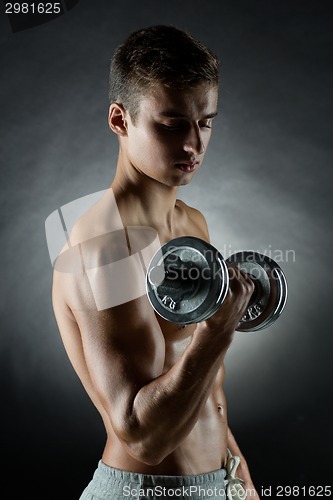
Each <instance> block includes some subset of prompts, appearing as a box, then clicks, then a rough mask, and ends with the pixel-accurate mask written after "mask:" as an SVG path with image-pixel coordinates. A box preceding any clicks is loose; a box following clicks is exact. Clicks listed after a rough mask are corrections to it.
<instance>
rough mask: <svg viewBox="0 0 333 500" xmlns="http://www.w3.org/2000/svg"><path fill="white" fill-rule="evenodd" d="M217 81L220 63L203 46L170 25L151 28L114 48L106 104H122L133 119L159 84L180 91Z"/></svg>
mask: <svg viewBox="0 0 333 500" xmlns="http://www.w3.org/2000/svg"><path fill="white" fill-rule="evenodd" d="M218 79H219V60H218V58H217V56H216V55H215V54H214V53H213V52H211V50H209V49H208V48H207V47H205V45H203V44H202V43H201V42H199V41H198V40H195V39H194V38H193V37H192V36H191V35H190V34H189V33H187V32H185V31H182V30H180V29H178V28H175V27H173V26H164V25H158V26H150V27H147V28H143V29H140V30H138V31H135V32H133V33H132V34H130V35H129V37H128V38H127V39H126V40H125V42H124V43H123V44H122V45H120V46H119V47H117V48H116V50H115V53H114V55H113V58H112V61H111V66H110V79H109V102H110V104H111V103H113V102H118V103H119V104H122V105H123V106H124V108H125V109H126V110H127V111H128V113H129V114H130V116H131V118H132V120H135V118H136V116H137V112H138V109H139V101H140V97H142V96H143V95H144V94H145V92H147V91H149V89H151V88H152V87H153V86H154V85H156V84H158V83H162V84H163V85H165V86H166V87H169V88H175V89H178V90H182V89H187V88H192V87H195V86H197V85H199V84H201V83H205V82H207V83H211V84H215V85H218Z"/></svg>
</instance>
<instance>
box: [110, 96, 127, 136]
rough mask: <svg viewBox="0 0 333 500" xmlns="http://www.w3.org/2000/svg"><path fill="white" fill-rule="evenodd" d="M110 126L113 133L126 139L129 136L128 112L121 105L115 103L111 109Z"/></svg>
mask: <svg viewBox="0 0 333 500" xmlns="http://www.w3.org/2000/svg"><path fill="white" fill-rule="evenodd" d="M108 124H109V127H110V129H111V130H112V132H114V133H115V134H117V135H119V136H121V137H125V136H127V120H126V111H125V109H124V107H123V106H122V105H121V104H118V103H117V102H113V103H112V104H111V105H110V107H109V116H108Z"/></svg>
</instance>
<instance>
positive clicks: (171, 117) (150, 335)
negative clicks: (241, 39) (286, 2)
mask: <svg viewBox="0 0 333 500" xmlns="http://www.w3.org/2000/svg"><path fill="white" fill-rule="evenodd" d="M217 98H218V60H217V58H216V56H215V55H214V54H213V53H211V52H210V51H209V50H208V49H207V48H206V47H204V46H203V45H202V44H201V43H199V42H198V41H196V40H194V39H193V38H192V37H191V36H190V35H188V34H187V33H185V32H183V31H180V30H178V29H176V28H173V27H167V26H154V27H150V28H146V29H142V30H139V31H137V32H135V33H133V34H131V35H130V36H129V38H128V39H127V40H126V41H125V43H124V44H123V45H121V46H120V47H119V48H118V49H117V50H116V52H115V54H114V57H113V60H112V64H111V71H110V108H109V115H108V123H109V126H110V129H111V130H112V131H113V132H114V133H115V134H116V135H117V136H118V140H119V156H118V163H117V170H116V175H115V178H114V179H113V182H112V184H111V188H110V189H109V190H107V192H106V193H105V194H104V195H103V196H102V198H101V199H100V200H99V201H98V202H97V203H96V204H94V206H93V207H92V208H91V209H89V210H88V211H87V213H86V214H84V215H83V216H82V217H81V218H80V219H79V220H78V221H77V223H76V224H75V226H74V228H73V230H72V231H71V235H70V238H69V242H68V243H69V245H68V246H69V247H70V248H68V247H67V250H66V248H65V249H64V251H63V252H62V253H61V254H60V255H59V258H58V260H57V263H56V266H55V270H54V279H53V305H54V312H55V316H56V319H57V322H58V326H59V330H60V333H61V336H62V339H63V342H64V345H65V348H66V351H67V353H68V356H69V358H70V360H71V362H72V364H73V367H74V369H75V370H76V372H77V374H78V376H79V377H80V380H81V381H82V383H83V385H84V387H85V389H86V391H87V393H88V394H89V396H90V398H91V400H92V402H93V403H94V405H95V406H96V408H97V409H98V411H99V412H100V414H101V417H102V419H103V422H104V425H105V429H106V433H107V440H106V444H105V448H104V451H103V455H102V457H101V460H100V462H99V464H98V467H97V469H96V472H95V474H94V478H93V479H92V481H91V482H90V484H89V485H88V486H87V488H86V489H85V491H84V492H83V493H82V496H81V500H92V499H119V498H149V499H152V498H175V497H177V498H201V499H204V498H210V499H211V498H216V499H217V498H219V499H220V498H226V497H225V488H226V486H227V484H229V490H228V491H229V493H228V494H229V497H228V498H234V499H236V498H245V494H244V490H247V497H248V498H255V499H258V498H259V497H258V495H257V493H256V492H255V489H254V486H253V483H252V481H251V477H250V473H249V470H248V467H247V464H246V462H245V459H244V457H243V455H242V454H241V452H240V450H239V448H238V446H237V444H236V442H235V439H234V437H233V435H232V433H231V431H230V429H229V427H228V423H227V410H226V401H225V396H224V392H223V387H222V386H223V380H224V364H223V362H224V357H225V355H226V353H227V350H228V348H229V346H230V344H231V342H232V338H233V334H234V331H235V328H236V326H237V324H238V322H239V320H240V319H241V317H242V315H243V314H244V312H245V309H246V307H247V304H248V302H249V299H250V297H251V294H252V292H253V285H252V283H251V281H250V280H249V279H247V278H246V277H245V276H243V275H242V274H241V273H240V272H239V271H237V270H236V269H233V273H232V274H230V287H229V291H228V294H227V297H226V300H225V301H224V303H223V305H222V306H221V307H220V309H219V310H218V311H217V312H216V313H215V314H214V315H213V316H212V317H211V318H210V319H208V320H207V321H203V322H201V323H198V324H192V325H187V326H186V327H184V326H181V325H177V324H173V323H170V322H167V321H166V320H164V319H162V318H161V317H159V315H157V314H156V313H155V312H154V310H153V309H152V307H151V306H150V303H149V301H148V298H147V295H146V294H145V292H144V289H145V286H144V278H145V276H144V273H143V272H141V271H140V269H139V268H140V266H141V263H142V259H141V261H140V259H137V260H135V256H136V255H139V254H140V255H141V257H142V255H145V262H146V263H147V262H148V261H149V258H150V257H151V256H152V254H153V252H154V251H155V250H156V249H157V248H158V247H159V246H160V245H162V244H164V243H166V242H167V241H169V240H171V239H172V238H175V237H178V236H184V235H189V236H195V237H198V238H201V239H204V240H206V241H207V242H208V241H209V234H208V229H207V225H206V222H205V219H204V216H203V215H202V214H201V213H200V212H199V211H198V210H196V209H194V208H191V207H189V206H187V205H186V204H185V203H184V202H182V201H180V200H179V199H177V191H178V187H179V186H184V185H187V184H189V183H190V181H191V179H192V178H193V176H194V175H195V173H196V172H197V170H198V169H199V168H200V167H201V165H202V162H203V159H204V155H205V152H206V150H207V146H208V143H209V140H210V136H211V131H212V122H213V118H214V117H215V115H216V112H217ZM117 269H118V271H119V270H120V271H119V272H118V271H117ZM117 272H118V274H117ZM117 276H118V280H117V279H116V277H117ZM230 455H232V456H233V455H235V456H238V457H239V458H240V464H239V466H238V469H237V477H239V478H241V479H242V481H243V482H242V481H239V480H238V481H237V480H236V479H232V478H233V476H234V475H235V470H233V471H232V474H231V475H230V474H229V476H228V473H230V468H232V466H233V465H234V466H236V465H237V462H238V460H237V458H230ZM228 457H229V460H228ZM226 467H227V469H228V470H226V469H225V468H226ZM234 469H235V467H234ZM241 484H243V487H242V486H241ZM230 486H233V488H230ZM236 491H238V496H236ZM162 493H163V495H164V496H163V495H162ZM145 495H146V496H145ZM154 495H155V496H154Z"/></svg>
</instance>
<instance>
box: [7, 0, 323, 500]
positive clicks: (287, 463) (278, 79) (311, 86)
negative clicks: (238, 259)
mask: <svg viewBox="0 0 333 500" xmlns="http://www.w3.org/2000/svg"><path fill="white" fill-rule="evenodd" d="M74 3H75V2H74ZM76 3H77V5H75V7H74V8H72V9H71V10H70V11H69V10H67V12H65V14H64V15H60V16H59V17H57V18H56V19H53V20H50V21H49V22H46V23H43V24H40V25H38V26H35V27H31V28H29V29H25V30H21V31H16V32H13V31H12V30H11V26H10V23H9V21H8V18H7V17H6V16H5V13H4V11H3V5H2V11H1V15H0V28H1V32H0V41H1V55H0V58H1V90H0V95H1V115H0V117H1V118H0V127H1V130H0V133H1V135H0V137H1V144H0V148H1V153H0V159H1V160H0V161H1V186H2V189H1V242H2V245H1V250H2V252H1V253H2V279H1V288H2V299H1V364H0V370H1V375H2V376H1V383H2V389H1V391H2V392H1V399H2V403H3V404H2V411H1V418H2V431H3V432H2V434H3V444H2V453H1V462H2V468H3V470H9V471H10V470H13V469H14V470H15V471H17V468H18V469H19V471H18V472H19V475H18V476H17V477H19V478H20V480H18V481H17V483H15V484H13V482H10V483H9V484H8V488H9V489H8V491H9V492H14V493H15V494H16V496H15V498H16V497H21V496H22V495H23V494H24V493H26V492H31V493H32V495H33V497H34V498H36V499H37V498H38V499H39V498H40V499H43V500H46V499H47V500H49V499H59V498H66V499H67V498H68V499H73V500H74V499H77V498H78V497H79V496H80V493H81V492H82V490H83V488H84V487H85V486H86V484H87V482H88V481H89V480H90V478H91V475H92V473H93V471H94V469H95V467H96V465H97V461H98V460H99V458H100V456H101V452H102V449H103V446H104V441H105V434H104V428H103V425H102V422H101V419H100V417H99V415H98V413H97V411H96V410H95V408H94V407H93V406H92V403H91V402H90V400H89V399H88V397H87V395H86V393H85V391H84V389H83V387H82V385H81V383H80V381H79V379H78V377H77V376H76V374H75V372H74V370H73V368H72V366H71V365H70V362H69V360H68V358H67V355H66V353H65V350H64V348H63V345H62V342H61V339H60V336H59V332H58V328H57V325H56V322H55V318H54V315H53V310H52V305H51V277H52V266H51V262H50V258H49V254H48V248H47V244H46V238H45V228H44V223H45V220H46V218H47V217H48V215H49V214H50V213H51V212H53V211H54V210H56V209H57V208H58V207H60V206H62V205H64V204H66V203H68V202H70V201H72V200H75V199H78V198H80V197H81V196H85V195H87V194H90V193H94V192H97V191H100V190H103V189H105V188H107V187H108V186H109V184H110V181H111V180H112V177H113V175H114V173H115V166H116V160H117V141H116V137H115V136H114V135H113V134H112V133H111V132H110V130H109V129H108V126H107V108H108V102H107V91H108V72H109V63H110V59H111V56H112V53H113V51H114V49H115V47H116V46H117V45H118V44H119V43H121V42H122V41H123V40H124V38H125V37H126V36H127V35H128V34H129V33H130V32H131V31H133V30H135V29H138V28H141V27H144V26H148V25H152V24H171V25H174V26H176V27H179V28H181V29H185V30H188V31H189V32H190V33H192V34H193V35H194V36H195V37H196V38H198V39H200V40H201V41H202V42H204V43H205V44H206V45H207V46H209V47H210V48H211V49H212V50H214V51H215V52H216V53H217V54H218V55H219V57H220V59H221V86H220V99H219V115H218V117H217V118H216V119H215V122H214V130H213V136H212V139H211V143H210V146H209V149H208V152H207V154H206V158H205V162H204V164H203V166H202V168H201V169H200V171H199V172H198V173H197V175H196V176H195V178H194V179H193V181H192V183H191V184H190V185H189V186H187V187H183V188H181V189H180V197H181V198H182V199H184V201H186V202H187V203H188V204H190V205H192V206H195V207H197V208H198V209H200V210H201V211H202V212H203V213H204V214H205V216H206V219H207V221H208V225H209V229H210V235H211V241H212V243H213V244H214V245H215V246H216V247H218V248H219V249H220V250H221V252H222V253H223V254H224V255H225V256H228V255H229V254H231V253H233V252H234V251H237V250H240V249H253V250H258V251H260V252H263V253H267V254H268V255H271V256H272V257H273V258H276V259H277V260H278V261H279V263H280V265H281V267H282V268H283V269H284V271H285V273H286V276H287V280H288V286H289V298H288V303H287V306H286V309H285V311H284V313H283V315H282V316H281V318H280V319H279V321H278V322H276V323H275V324H274V325H273V326H271V327H270V328H269V329H267V330H264V331H263V332H257V333H248V334H244V333H243V334H242V333H236V336H235V340H234V343H233V344H232V346H231V348H230V350H229V352H228V355H227V358H226V367H227V378H226V383H225V390H226V394H227V400H228V412H229V423H230V427H231V429H232V430H233V432H234V434H235V436H236V439H237V440H238V443H239V446H240V448H241V449H242V451H243V453H244V454H245V456H246V457H247V460H248V463H249V466H250V469H251V471H252V475H253V479H254V481H255V484H256V486H257V488H258V490H259V492H260V490H261V488H262V487H265V488H267V487H269V486H274V485H282V486H285V485H298V486H299V487H302V486H309V485H311V484H312V485H315V486H322V485H328V484H331V482H332V481H331V477H332V475H331V468H332V465H333V464H332V458H331V453H330V448H331V443H332V437H333V436H332V425H331V420H332V382H331V381H332V363H331V355H332V347H333V341H332V325H331V322H330V321H331V319H330V318H331V317H332V313H331V312H332V286H333V283H332V274H331V270H330V260H331V259H330V254H329V252H330V249H331V244H332V197H331V190H332V181H333V173H332V159H333V154H332V114H333V109H332V88H333V67H332V18H331V17H330V13H329V9H328V3H326V2H323V1H318V2H309V1H293V2H289V1H286V0H281V1H279V2H277V1H264V0H251V1H245V0H244V1H241V0H238V1H236V2H231V1H224V0H223V1H219V0H212V1H206V2H199V1H197V0H192V1H189V0H184V1H183V2H179V1H175V0H169V1H168V2H160V3H159V2H153V1H149V0H141V1H140V2H136V1H134V0H126V1H124V2H114V1H108V2H107V1H106V0H104V1H103V0H102V1H98V2H91V1H88V0H80V1H79V2H76ZM41 481H42V482H44V483H45V484H46V487H44V488H43V489H42V488H41V486H40V482H41ZM13 498H14V496H13Z"/></svg>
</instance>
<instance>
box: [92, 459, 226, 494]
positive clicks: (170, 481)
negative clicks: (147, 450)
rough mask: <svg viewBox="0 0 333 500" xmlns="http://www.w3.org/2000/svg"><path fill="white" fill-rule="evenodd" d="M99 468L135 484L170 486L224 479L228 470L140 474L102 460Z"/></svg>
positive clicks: (194, 484)
mask: <svg viewBox="0 0 333 500" xmlns="http://www.w3.org/2000/svg"><path fill="white" fill-rule="evenodd" d="M98 470H99V471H100V472H101V473H103V474H105V475H107V476H108V477H109V478H113V479H115V480H118V481H123V482H126V483H127V484H128V483H133V484H141V485H144V486H168V487H170V488H173V487H177V486H178V487H179V486H199V485H207V484H209V483H215V482H216V481H223V480H224V478H225V476H226V474H227V471H226V470H225V469H218V470H216V471H212V472H206V473H204V474H196V475H193V476H191V475H188V476H163V475H162V476H161V475H155V474H139V473H137V472H129V471H124V470H121V469H115V468H114V467H110V466H109V465H107V464H105V463H104V462H102V460H100V461H99V462H98Z"/></svg>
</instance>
